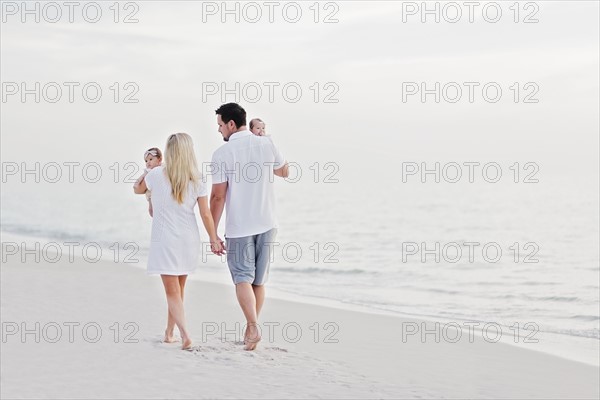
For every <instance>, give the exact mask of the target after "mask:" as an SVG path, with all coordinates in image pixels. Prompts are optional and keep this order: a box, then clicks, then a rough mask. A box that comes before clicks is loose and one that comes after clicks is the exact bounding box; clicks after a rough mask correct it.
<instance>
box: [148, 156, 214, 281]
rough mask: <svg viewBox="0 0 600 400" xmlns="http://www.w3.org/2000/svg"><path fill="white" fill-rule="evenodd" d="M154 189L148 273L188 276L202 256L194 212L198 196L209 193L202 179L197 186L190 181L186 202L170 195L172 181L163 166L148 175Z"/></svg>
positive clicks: (150, 185)
mask: <svg viewBox="0 0 600 400" xmlns="http://www.w3.org/2000/svg"><path fill="white" fill-rule="evenodd" d="M145 181H146V186H147V187H148V189H149V190H151V191H152V198H151V201H152V210H153V215H154V216H153V218H152V239H151V241H150V254H149V256H148V269H147V273H148V274H161V275H188V274H190V273H192V272H194V270H195V269H196V266H197V265H198V263H199V259H200V250H201V249H200V246H201V242H200V232H199V230H198V224H197V222H196V217H195V215H194V207H195V206H196V204H198V203H197V202H198V198H199V197H204V196H206V195H207V190H206V183H205V182H202V179H200V180H199V181H198V184H197V185H196V187H194V184H193V183H192V182H190V184H189V186H188V189H187V191H186V193H185V196H184V201H183V204H179V203H177V201H176V200H175V199H174V198H173V195H172V194H171V183H170V182H169V179H168V178H167V175H166V174H165V170H164V168H163V167H162V166H160V167H155V168H153V169H152V170H151V171H150V172H148V174H147V175H146V177H145Z"/></svg>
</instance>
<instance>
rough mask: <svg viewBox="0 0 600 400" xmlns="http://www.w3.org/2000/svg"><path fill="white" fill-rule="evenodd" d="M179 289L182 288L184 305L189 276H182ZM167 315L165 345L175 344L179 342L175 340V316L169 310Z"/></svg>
mask: <svg viewBox="0 0 600 400" xmlns="http://www.w3.org/2000/svg"><path fill="white" fill-rule="evenodd" d="M178 278H179V287H180V288H181V302H182V303H183V292H184V290H185V282H186V280H187V275H180V276H179V277H178ZM168 311H169V312H168V315H167V329H165V338H164V339H163V342H164V343H175V342H177V341H178V340H177V339H175V319H174V318H173V315H171V310H170V309H169V310H168Z"/></svg>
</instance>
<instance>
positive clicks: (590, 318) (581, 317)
mask: <svg viewBox="0 0 600 400" xmlns="http://www.w3.org/2000/svg"><path fill="white" fill-rule="evenodd" d="M571 318H572V319H578V320H580V321H600V316H598V315H573V316H572V317H571Z"/></svg>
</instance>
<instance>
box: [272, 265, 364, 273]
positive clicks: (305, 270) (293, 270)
mask: <svg viewBox="0 0 600 400" xmlns="http://www.w3.org/2000/svg"><path fill="white" fill-rule="evenodd" d="M277 272H290V273H293V274H314V273H317V274H332V275H359V274H374V272H370V271H365V270H364V269H359V268H353V269H345V270H344V269H325V268H315V267H310V268H294V267H278V268H277Z"/></svg>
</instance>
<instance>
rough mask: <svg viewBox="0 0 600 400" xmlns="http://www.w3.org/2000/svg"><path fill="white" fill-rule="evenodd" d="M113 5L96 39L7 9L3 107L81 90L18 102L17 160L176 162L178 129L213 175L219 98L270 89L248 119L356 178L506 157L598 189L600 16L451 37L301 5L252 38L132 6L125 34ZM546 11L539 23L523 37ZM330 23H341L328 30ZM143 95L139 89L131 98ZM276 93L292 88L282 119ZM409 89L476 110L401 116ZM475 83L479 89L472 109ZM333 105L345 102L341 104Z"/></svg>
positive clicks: (426, 27) (372, 5) (590, 5)
mask: <svg viewBox="0 0 600 400" xmlns="http://www.w3.org/2000/svg"><path fill="white" fill-rule="evenodd" d="M5 3H6V2H5ZM205 3H206V2H205ZM14 4H16V5H17V6H20V2H16V3H14ZM81 4H85V3H81ZM111 4H112V2H108V3H103V4H102V10H103V15H102V18H101V19H100V21H99V22H98V23H95V24H92V23H88V22H86V21H85V20H84V19H83V18H82V14H81V10H79V9H76V10H75V13H74V18H75V22H74V23H69V22H68V21H67V16H66V15H63V17H62V19H61V20H60V21H59V22H57V23H49V22H47V21H44V18H42V20H41V21H40V23H35V22H33V19H32V17H31V16H29V17H28V22H26V23H22V22H21V20H20V18H21V14H20V10H18V11H17V14H15V15H12V13H13V11H14V10H13V9H10V10H9V11H10V12H7V10H4V13H3V18H5V19H6V22H5V23H3V24H2V28H1V29H2V31H1V48H2V50H1V51H2V54H1V74H2V82H3V85H5V86H4V87H3V94H4V95H6V93H5V92H6V90H5V89H6V88H7V87H6V84H7V82H8V83H11V82H15V83H17V84H20V83H21V82H26V84H27V85H28V87H30V88H33V85H34V82H40V83H41V85H42V86H43V85H44V84H46V83H48V82H59V83H62V82H77V83H78V84H79V85H80V86H78V87H76V88H75V92H74V93H75V99H74V102H73V103H69V101H68V88H67V87H66V86H63V97H62V98H61V100H60V101H58V102H57V103H55V104H52V103H49V102H47V101H45V100H44V99H42V101H41V102H40V103H39V104H36V103H35V102H34V101H33V96H31V95H30V96H28V97H27V102H25V103H22V102H21V101H20V97H19V94H16V95H10V96H8V97H7V98H6V101H5V100H4V99H3V103H2V114H1V117H2V118H1V120H2V121H1V129H2V150H1V155H2V159H3V161H17V162H18V161H21V160H27V161H29V160H40V161H52V160H55V161H84V160H89V159H93V160H95V161H103V162H106V163H110V162H112V161H116V160H132V161H136V162H137V161H139V162H141V154H142V153H143V151H144V150H145V149H146V148H148V147H151V146H158V147H161V148H163V147H164V142H165V139H166V137H167V135H169V134H171V133H174V132H178V131H185V132H188V133H190V134H192V136H193V138H194V140H195V146H196V149H197V154H198V157H199V159H200V160H201V161H208V160H209V159H210V156H211V154H212V152H213V151H214V149H216V147H218V146H219V145H220V144H221V143H222V141H221V137H220V135H219V134H218V133H217V131H216V122H215V116H214V109H215V108H216V107H218V106H219V105H220V104H221V102H222V101H221V98H220V93H219V94H216V95H207V94H206V93H203V88H204V89H206V88H207V85H209V86H210V85H212V84H213V83H214V84H216V85H217V87H218V86H219V85H220V84H221V83H223V82H224V83H225V84H226V85H228V87H230V88H233V87H234V85H235V82H240V85H241V86H243V85H245V84H248V83H251V82H257V83H259V84H260V86H261V88H262V91H263V93H262V97H261V100H260V101H258V102H256V103H251V102H249V101H245V100H247V98H246V97H243V96H242V97H243V98H242V99H241V101H240V103H241V104H242V105H243V106H244V107H245V108H246V109H247V111H248V114H249V117H253V116H259V117H261V118H263V119H264V120H265V121H266V122H267V128H268V131H269V133H271V134H272V135H273V138H274V140H275V141H276V143H277V144H278V145H279V146H280V148H281V149H282V151H283V152H284V153H285V154H286V155H287V157H288V159H293V160H299V161H301V162H302V161H305V162H306V163H311V162H312V161H315V160H323V161H324V160H329V161H337V162H339V163H342V164H345V165H349V166H352V165H354V166H355V165H357V161H358V160H361V161H364V162H366V163H384V165H388V166H393V165H394V163H395V162H397V160H409V159H410V160H413V161H419V160H455V161H461V160H496V159H499V160H500V159H502V160H503V159H507V160H516V161H523V162H525V161H537V162H539V163H541V164H544V165H545V166H547V170H546V171H548V173H565V174H567V175H568V174H571V173H573V174H575V173H579V172H581V171H585V172H586V173H589V174H590V176H592V177H594V176H596V177H597V173H598V172H597V169H596V168H597V165H598V136H599V133H598V132H599V127H598V108H599V104H598V92H599V81H598V79H599V78H598V68H599V55H598V48H599V43H598V3H597V2H592V1H572V2H536V3H535V4H536V5H537V6H539V10H538V9H534V8H529V9H524V8H521V9H520V14H519V19H520V22H518V23H515V22H514V21H513V18H514V11H513V10H511V9H509V7H510V6H511V4H512V2H499V4H501V7H502V12H503V14H502V18H501V19H500V21H499V22H497V23H490V22H486V21H485V20H484V19H483V18H482V11H481V7H480V8H477V9H475V12H474V15H475V18H474V22H473V23H469V22H468V15H465V14H464V13H467V11H468V10H467V8H466V7H463V8H462V12H463V16H462V18H461V20H460V21H459V22H458V23H455V24H453V23H448V22H446V21H445V20H444V18H443V15H442V19H441V21H440V23H435V22H433V17H432V16H429V17H428V18H429V19H428V22H426V23H422V22H421V21H420V17H421V14H420V13H418V12H417V14H416V15H408V14H406V11H407V9H406V7H407V5H406V2H405V4H402V2H371V1H369V2H361V1H353V2H330V5H328V6H327V8H325V3H320V4H319V10H320V13H319V19H320V21H319V23H315V22H314V21H313V18H314V17H315V15H314V9H310V8H309V7H311V5H312V2H299V3H298V4H300V7H301V9H302V13H303V14H302V18H301V19H300V20H299V21H298V22H297V23H290V22H287V21H286V20H285V19H284V18H283V16H282V11H281V9H282V8H283V6H284V5H285V4H286V2H281V5H280V7H279V8H276V9H275V12H274V14H273V15H274V20H275V21H274V22H273V23H269V22H268V21H267V16H266V12H267V8H266V7H265V6H264V5H263V4H264V3H262V2H258V3H257V4H259V5H263V6H261V7H262V8H261V9H262V12H263V13H264V14H263V17H262V19H261V21H259V22H258V23H255V24H252V23H249V22H247V21H244V15H240V16H241V21H240V23H236V22H235V21H234V20H233V19H234V18H233V16H228V17H227V18H228V21H227V22H226V23H222V22H221V20H220V17H221V14H220V10H218V11H217V13H216V14H215V15H208V14H207V13H206V11H207V9H206V8H205V9H204V11H205V13H204V14H203V4H202V3H200V2H192V1H182V2H160V1H152V2H135V3H133V4H135V7H134V6H128V8H127V9H125V3H120V6H121V9H120V14H119V19H121V20H122V19H123V18H124V17H125V15H127V14H129V13H132V12H134V15H133V18H137V19H138V20H139V22H137V23H131V24H125V23H122V22H120V23H114V22H113V17H114V14H113V11H112V10H110V9H109V8H108V7H109V6H110V5H111ZM211 4H212V5H216V6H217V7H219V6H220V4H221V2H215V3H211ZM228 4H230V5H231V7H234V5H233V4H234V3H232V2H231V3H228ZM413 4H416V5H417V6H419V5H420V2H417V3H413ZM429 4H433V3H429ZM440 4H441V5H440V7H442V6H443V5H444V3H440ZM458 4H462V3H460V2H459V3H458ZM482 4H484V3H482ZM521 4H523V3H521ZM243 5H244V3H240V5H239V7H240V8H241V7H243ZM3 7H4V6H3ZM204 7H207V6H206V4H205V5H204ZM211 7H212V6H211ZM403 7H405V9H404V11H405V14H404V15H403ZM432 7H433V6H432ZM210 10H213V9H210ZM47 11H48V12H50V11H51V10H47ZM62 11H63V13H66V12H67V9H66V8H63V10H62ZM247 11H248V12H250V11H252V10H250V9H247ZM288 11H289V13H290V14H289V15H292V16H293V14H294V13H293V12H292V11H293V10H292V11H290V10H288ZM450 11H451V10H449V9H448V12H450ZM492 11H493V10H492ZM492 11H489V14H488V15H492V16H493V14H494V13H493V12H492ZM90 13H91V12H90ZM530 13H534V15H533V16H532V18H537V19H538V20H539V22H538V23H529V24H526V23H523V22H522V20H523V19H524V18H525V17H526V16H527V15H529V14H530ZM91 14H93V13H91ZM52 15H54V14H50V17H52ZM253 15H254V14H253V13H252V14H248V15H246V16H247V17H248V16H249V17H253ZM327 15H330V18H332V19H337V20H338V22H337V23H323V22H322V20H323V19H324V18H325V17H326V16H327ZM448 15H450V14H448ZM448 15H447V16H448ZM452 15H453V14H452ZM452 15H450V16H452ZM403 16H404V17H405V18H406V19H407V21H408V22H407V23H403V21H402V20H403ZM42 17H43V15H42ZM203 18H205V20H206V22H203ZM88 82H97V83H98V85H100V87H101V88H102V90H103V94H102V98H101V99H100V101H98V102H97V103H93V104H92V103H88V102H86V101H85V100H84V99H83V97H82V94H81V87H82V86H83V85H85V84H86V83H88ZM115 82H118V83H119V85H120V96H124V95H126V94H128V93H132V92H133V91H134V88H138V89H139V91H137V93H136V94H135V95H133V98H134V99H137V100H139V102H138V103H136V104H130V103H123V102H122V99H123V97H121V99H120V102H119V103H116V104H115V103H114V102H113V101H112V96H113V94H114V91H113V90H111V89H110V87H111V85H113V84H114V83H115ZM127 82H133V83H134V84H135V85H136V86H129V87H128V88H125V87H124V85H125V83H127ZM264 82H276V83H277V84H279V86H277V87H276V88H275V91H274V95H275V97H274V102H272V103H271V102H269V101H268V90H269V89H268V87H267V86H265V85H264V84H263V83H264ZM315 82H316V83H317V86H318V87H319V101H318V102H317V103H315V102H314V99H313V96H314V95H315V86H313V85H314V84H315ZM328 82H329V83H330V85H329V86H325V85H326V84H327V83H328ZM403 82H416V83H417V84H420V83H421V82H426V84H427V85H428V87H429V88H433V85H434V83H435V82H440V84H441V85H442V86H443V85H444V84H446V83H448V82H458V83H460V84H461V86H462V89H463V97H462V98H461V100H460V101H458V102H457V103H450V102H447V101H441V102H440V103H439V104H438V103H435V102H434V101H433V95H430V96H428V98H427V99H428V100H427V102H426V103H422V102H421V101H420V100H419V99H420V97H419V94H417V95H414V96H411V97H409V98H408V99H407V101H406V102H403V101H402V93H403ZM463 82H478V84H479V85H480V86H478V88H476V89H475V92H474V93H475V100H474V102H473V103H470V102H469V101H468V88H467V87H466V86H464V85H462V83H463ZM488 82H497V83H498V85H499V86H500V87H501V88H502V90H503V93H502V97H501V99H500V100H499V101H498V102H497V103H490V102H486V101H485V100H484V99H483V97H482V94H481V87H482V86H483V85H485V84H486V83H488ZM514 82H518V83H519V86H520V88H519V90H520V96H521V97H520V99H519V102H518V103H515V102H514V101H513V95H514V92H513V91H512V90H511V89H510V87H511V86H512V85H513V83H514ZM530 82H531V83H534V84H535V85H537V86H536V87H537V88H538V89H539V91H537V93H536V94H535V95H533V96H532V98H534V99H538V100H539V102H538V103H524V102H523V96H526V95H527V94H529V93H532V92H533V91H534V86H529V87H527V88H525V87H524V85H525V84H526V83H530ZM286 83H294V84H295V85H297V86H299V87H300V88H301V89H302V96H301V98H300V100H299V101H298V102H297V103H292V102H289V101H286V100H285V99H284V98H283V94H282V91H281V88H282V87H283V85H285V84H286ZM211 87H212V88H214V86H211ZM311 87H312V88H313V89H311ZM49 93H53V92H49ZM289 93H292V94H293V91H292V92H289ZM449 93H454V92H449ZM247 94H248V97H253V96H254V95H255V92H248V93H247ZM328 94H329V95H331V97H330V98H331V99H334V100H338V102H337V103H325V102H324V101H323V100H324V99H325V97H326V96H327V95H328ZM203 95H204V97H205V99H203ZM226 100H227V101H232V100H233V97H232V96H231V95H230V96H229V97H227V99H226ZM385 163H389V164H385ZM349 168H351V167H349Z"/></svg>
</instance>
